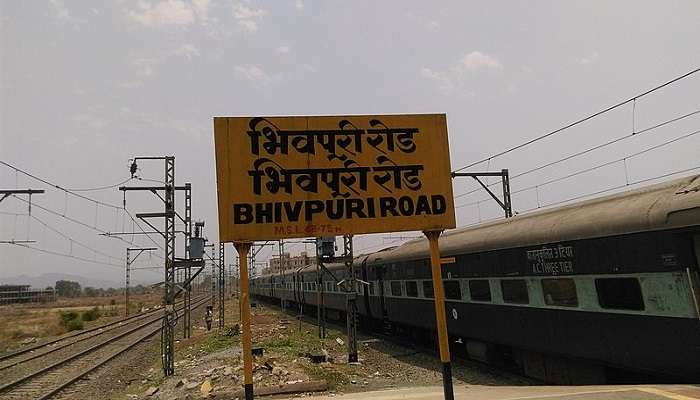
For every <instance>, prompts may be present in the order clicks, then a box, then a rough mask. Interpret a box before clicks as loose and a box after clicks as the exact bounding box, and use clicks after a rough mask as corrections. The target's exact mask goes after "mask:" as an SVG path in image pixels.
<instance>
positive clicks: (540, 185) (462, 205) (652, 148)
mask: <svg viewBox="0 0 700 400" xmlns="http://www.w3.org/2000/svg"><path fill="white" fill-rule="evenodd" d="M698 133H700V130H697V131H693V132H690V133H687V134H685V135H682V136H678V137H676V138H673V139H671V140H667V141H665V142H663V143H659V144H656V145H654V146H651V147H647V148H646V149H644V150H641V151H638V152H635V153H632V154H628V155H626V156H625V157H622V158H618V159H615V160H612V161H606V162H604V163H601V164H597V165H594V166H592V167H588V168H585V169H582V170H579V171H576V172H573V173H570V174H568V175H565V176H562V177H559V178H554V179H550V180H548V181H546V182H544V183H540V184H537V185H532V186H528V187H525V188H522V189H518V190H514V191H511V192H510V193H511V195H514V194H518V193H522V192H525V191H528V190H532V189H537V188H540V187H542V186H547V185H550V184H552V183H555V182H559V181H563V180H566V179H569V178H572V177H574V176H578V175H581V174H585V173H587V172H591V171H594V170H596V169H600V168H603V167H607V166H610V165H613V164H616V163H619V162H622V161H624V160H627V159H629V158H633V157H637V156H639V155H642V154H644V153H648V152H650V151H653V150H656V149H659V148H661V147H664V146H668V145H669V144H672V143H675V142H677V141H679V140H683V139H687V138H689V137H691V136H694V135H697V134H698ZM488 200H490V198H489V199H482V200H479V201H476V202H471V203H464V204H460V205H458V206H455V208H463V207H466V206H470V205H475V204H479V203H483V202H485V201H488Z"/></svg>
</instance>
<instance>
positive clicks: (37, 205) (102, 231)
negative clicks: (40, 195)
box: [12, 195, 134, 245]
mask: <svg viewBox="0 0 700 400" xmlns="http://www.w3.org/2000/svg"><path fill="white" fill-rule="evenodd" d="M12 197H14V198H15V199H17V200H19V201H23V202H25V203H27V204H29V200H25V199H23V198H21V197H17V196H14V195H13V196H12ZM31 204H32V207H36V208H38V209H40V210H44V211H46V212H47V213H49V214H53V215H56V216H58V217H61V218H63V219H65V220H67V221H70V222H72V223H74V224H78V225H81V226H83V227H85V228H88V229H92V230H93V231H95V232H99V233H102V234H105V235H106V236H109V232H107V231H104V230H102V229H99V228H97V227H95V226H92V225H90V224H87V223H85V222H82V221H80V220H77V219H75V218H71V217H69V216H67V215H65V214H62V213H60V212H58V211H55V210H52V209H50V208H48V207H44V206H42V205H40V204H38V203H36V202H34V201H33V202H32V203H31ZM110 237H114V238H115V239H117V240H121V241H122V242H124V243H127V244H130V245H134V242H133V241H128V240H126V239H123V238H121V237H119V236H110Z"/></svg>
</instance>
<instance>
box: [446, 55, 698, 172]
mask: <svg viewBox="0 0 700 400" xmlns="http://www.w3.org/2000/svg"><path fill="white" fill-rule="evenodd" d="M698 71H700V68H696V69H694V70H692V71H690V72H687V73H685V74H683V75H681V76H678V77H676V78H673V79H671V80H670V81H667V82H665V83H663V84H661V85H659V86H656V87H654V88H652V89H649V90H647V91H646V92H644V93H640V94H638V95H636V96H634V97H631V98H629V99H627V100H623V101H620V102H619V103H617V104H614V105H612V106H610V107H607V108H605V109H602V110H600V111H598V112H595V113H593V114H590V115H588V116H586V117H583V118H581V119H578V120H576V121H574V122H571V123H569V124H567V125H564V126H563V127H561V128H557V129H555V130H553V131H551V132H548V133H545V134H544V135H540V136H538V137H536V138H533V139H530V140H528V141H526V142H524V143H521V144H519V145H517V146H513V147H510V148H508V149H506V150H503V151H501V152H498V153H496V154H494V155H491V156H489V157H486V158H484V159H482V160H479V161H476V162H473V163H471V164H468V165H465V166H463V167H460V168H458V169H456V170H454V171H453V172H459V171H462V170H465V169H467V168H470V167H473V166H475V165H478V164H481V163H483V162H486V161H489V160H491V159H493V158H496V157H500V156H502V155H505V154H508V153H510V152H513V151H515V150H518V149H521V148H523V147H525V146H528V145H531V144H532V143H535V142H538V141H540V140H542V139H546V138H548V137H550V136H554V135H556V134H558V133H560V132H563V131H565V130H567V129H569V128H572V127H574V126H576V125H579V124H582V123H584V122H586V121H588V120H590V119H593V118H595V117H597V116H599V115H602V114H605V113H607V112H609V111H612V110H614V109H616V108H619V107H621V106H623V105H625V104H627V103H630V102H636V100H637V99H640V98H642V97H644V96H646V95H648V94H651V93H653V92H655V91H657V90H660V89H662V88H664V87H666V86H668V85H670V84H672V83H675V82H678V81H680V80H681V79H684V78H687V77H689V76H691V75H693V74H695V73H697V72H698Z"/></svg>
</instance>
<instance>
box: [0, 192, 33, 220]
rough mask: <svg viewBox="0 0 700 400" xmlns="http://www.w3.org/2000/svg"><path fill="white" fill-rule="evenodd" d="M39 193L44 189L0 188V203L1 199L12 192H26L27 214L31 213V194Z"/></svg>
mask: <svg viewBox="0 0 700 400" xmlns="http://www.w3.org/2000/svg"><path fill="white" fill-rule="evenodd" d="M41 193H44V191H43V190H42V189H10V190H3V189H0V194H1V195H2V197H0V203H2V201H3V200H5V199H6V198H8V197H10V196H12V195H13V194H28V195H29V203H28V204H29V211H28V214H29V215H32V195H33V194H41Z"/></svg>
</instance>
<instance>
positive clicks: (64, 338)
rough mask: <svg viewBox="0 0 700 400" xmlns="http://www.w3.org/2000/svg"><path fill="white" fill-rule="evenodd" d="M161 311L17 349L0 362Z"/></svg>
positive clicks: (137, 315) (4, 355) (2, 356)
mask: <svg viewBox="0 0 700 400" xmlns="http://www.w3.org/2000/svg"><path fill="white" fill-rule="evenodd" d="M161 310H162V308H158V309H155V310H153V311H148V312H146V313H143V314H136V315H132V316H131V317H126V318H122V319H120V320H117V321H112V322H109V323H106V324H103V325H100V326H96V327H93V328H90V329H85V330H81V331H76V332H73V333H71V334H69V335H63V336H61V337H58V338H56V339H53V340H50V341H48V342H44V343H39V344H36V345H34V346H30V347H25V348H23V349H19V350H16V351H12V352H9V353H5V354H2V355H0V361H4V360H7V359H8V358H12V357H17V356H19V355H22V354H25V353H29V352H32V351H34V350H37V349H40V348H42V347H46V346H49V345H52V344H54V343H57V342H60V341H62V340H66V339H72V338H74V337H77V336H81V335H87V334H88V333H91V332H94V331H96V330H99V329H104V328H108V327H110V326H112V325H116V324H119V323H121V322H125V321H130V320H132V319H135V318H144V317H146V316H148V315H151V314H153V313H156V312H158V311H161ZM73 343H76V342H73ZM42 354H45V353H42ZM3 369H4V368H2V367H0V370H3Z"/></svg>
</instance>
